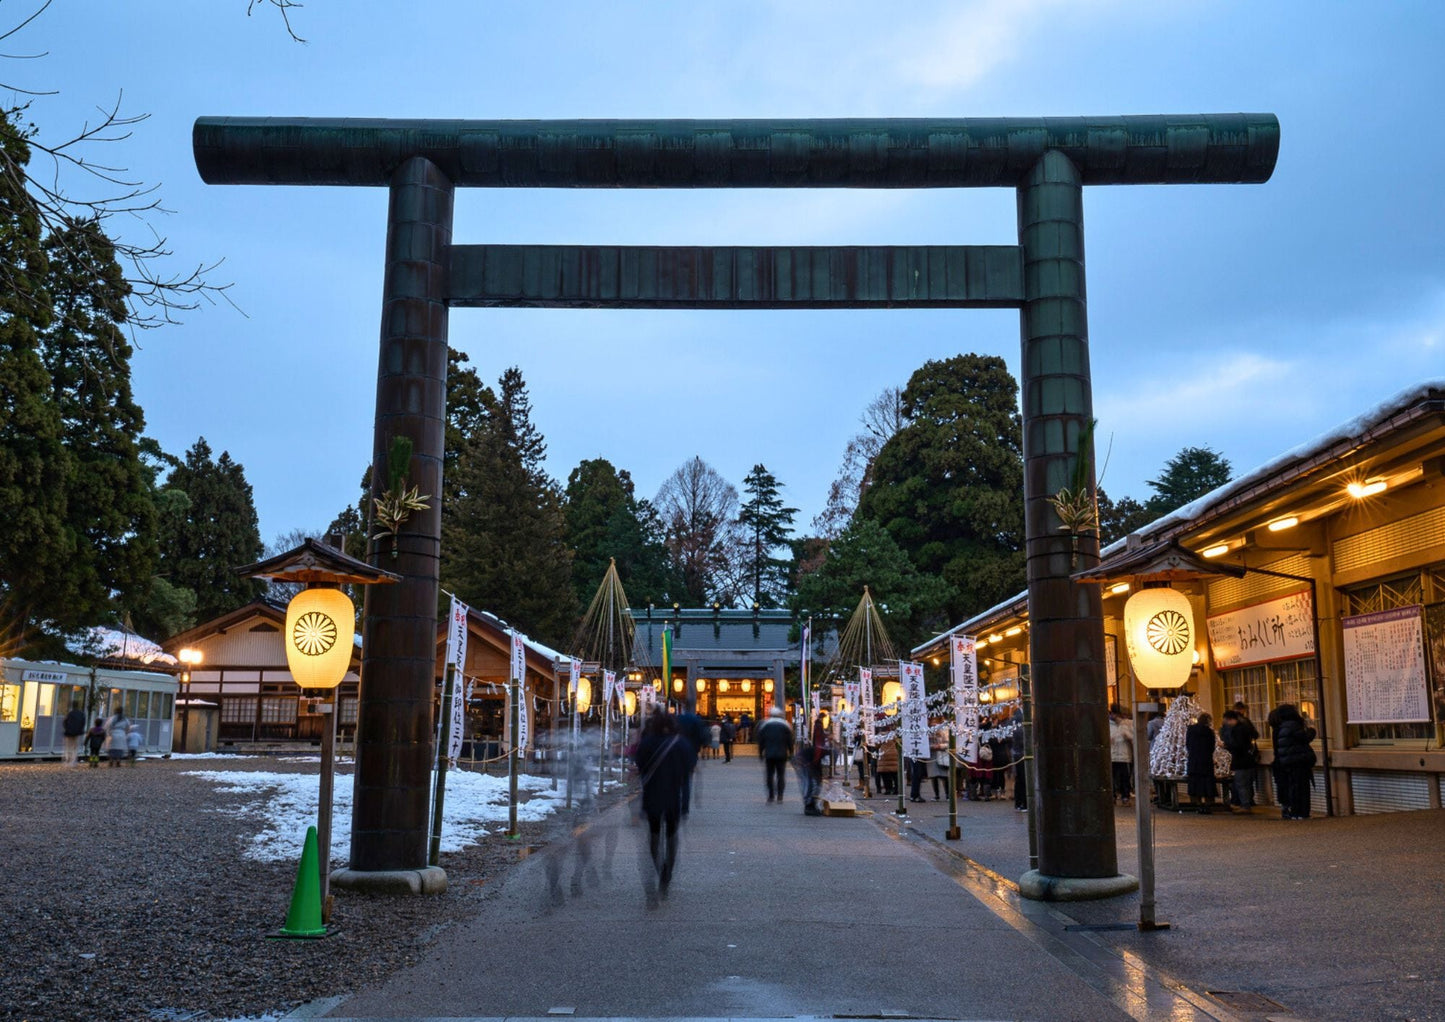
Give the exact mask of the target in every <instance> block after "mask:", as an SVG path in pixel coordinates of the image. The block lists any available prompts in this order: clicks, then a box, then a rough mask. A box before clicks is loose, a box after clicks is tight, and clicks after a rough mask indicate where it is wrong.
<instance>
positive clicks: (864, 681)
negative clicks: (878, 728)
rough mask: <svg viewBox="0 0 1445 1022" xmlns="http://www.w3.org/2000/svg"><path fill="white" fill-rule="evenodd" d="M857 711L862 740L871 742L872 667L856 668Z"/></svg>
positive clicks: (870, 743)
mask: <svg viewBox="0 0 1445 1022" xmlns="http://www.w3.org/2000/svg"><path fill="white" fill-rule="evenodd" d="M858 711H859V716H861V717H862V718H863V740H864V741H866V742H867V743H868V744H869V745H872V744H873V669H872V668H871V667H860V668H858Z"/></svg>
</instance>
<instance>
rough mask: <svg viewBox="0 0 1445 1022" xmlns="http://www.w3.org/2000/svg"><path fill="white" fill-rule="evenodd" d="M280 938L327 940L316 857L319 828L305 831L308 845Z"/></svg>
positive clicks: (303, 847)
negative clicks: (316, 938)
mask: <svg viewBox="0 0 1445 1022" xmlns="http://www.w3.org/2000/svg"><path fill="white" fill-rule="evenodd" d="M278 936H281V937H324V936H326V927H325V926H324V925H322V922H321V870H320V867H319V866H318V865H317V857H316V828H315V827H307V828H306V843H305V844H304V845H303V846H302V848H301V865H300V866H299V867H298V868H297V870H296V887H295V889H294V890H293V891H292V892H291V911H289V912H287V913H286V925H285V926H283V927H281V932H280V934H278Z"/></svg>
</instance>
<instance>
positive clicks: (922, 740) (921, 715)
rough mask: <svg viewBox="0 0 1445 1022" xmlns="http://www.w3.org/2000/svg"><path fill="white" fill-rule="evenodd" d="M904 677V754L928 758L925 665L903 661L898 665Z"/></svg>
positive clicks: (902, 725)
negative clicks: (924, 682)
mask: <svg viewBox="0 0 1445 1022" xmlns="http://www.w3.org/2000/svg"><path fill="white" fill-rule="evenodd" d="M898 667H899V671H900V673H901V675H902V678H903V721H902V723H901V724H900V725H899V727H900V728H901V729H902V733H903V755H905V756H908V757H910V758H912V759H927V758H928V757H929V756H930V755H931V753H930V751H929V748H928V703H927V701H926V698H927V697H926V693H925V692H924V690H923V665H922V664H912V663H907V662H901V663H899V665H898Z"/></svg>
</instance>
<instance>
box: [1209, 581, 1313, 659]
mask: <svg viewBox="0 0 1445 1022" xmlns="http://www.w3.org/2000/svg"><path fill="white" fill-rule="evenodd" d="M1209 649H1210V652H1211V653H1212V654H1213V656H1214V666H1215V668H1216V669H1218V670H1221V671H1222V670H1227V669H1229V668H1231V667H1248V666H1249V665H1250V664H1266V663H1269V662H1270V661H1273V660H1293V659H1296V658H1299V657H1307V656H1314V652H1315V614H1314V606H1313V603H1312V602H1311V600H1310V591H1309V590H1308V589H1301V590H1300V591H1299V592H1297V593H1290V594H1289V595H1288V596H1281V597H1278V598H1276V599H1273V600H1266V601H1265V602H1263V603H1256V604H1254V605H1253V606H1249V607H1240V608H1239V609H1238V610H1230V611H1226V612H1225V613H1223V614H1214V615H1211V616H1210V618H1209Z"/></svg>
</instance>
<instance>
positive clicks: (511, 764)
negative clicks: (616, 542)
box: [507, 679, 522, 839]
mask: <svg viewBox="0 0 1445 1022" xmlns="http://www.w3.org/2000/svg"><path fill="white" fill-rule="evenodd" d="M507 693H508V697H509V698H510V700H511V703H512V706H511V718H512V740H511V742H510V743H509V744H510V748H509V749H508V750H507V837H509V838H513V839H515V838H517V837H520V836H521V831H519V830H518V829H517V737H518V733H519V732H520V731H521V730H522V719H521V718H522V712H521V711H522V701H521V685H520V684H519V682H518V681H517V680H516V679H513V680H511V681H509V682H508V683H507Z"/></svg>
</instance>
